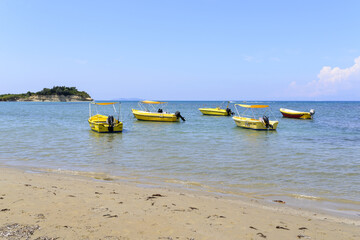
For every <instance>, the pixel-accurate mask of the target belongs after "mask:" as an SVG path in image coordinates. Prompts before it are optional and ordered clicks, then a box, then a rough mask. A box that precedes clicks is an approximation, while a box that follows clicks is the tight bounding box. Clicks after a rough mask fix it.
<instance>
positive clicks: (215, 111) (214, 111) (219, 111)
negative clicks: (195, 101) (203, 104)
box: [199, 108, 229, 116]
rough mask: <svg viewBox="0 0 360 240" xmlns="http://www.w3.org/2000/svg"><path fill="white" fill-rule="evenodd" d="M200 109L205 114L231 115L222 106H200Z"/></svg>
mask: <svg viewBox="0 0 360 240" xmlns="http://www.w3.org/2000/svg"><path fill="white" fill-rule="evenodd" d="M199 111H200V112H202V114H204V115H212V116H229V113H228V112H227V111H226V110H225V109H221V108H199Z"/></svg>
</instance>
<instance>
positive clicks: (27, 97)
mask: <svg viewBox="0 0 360 240" xmlns="http://www.w3.org/2000/svg"><path fill="white" fill-rule="evenodd" d="M92 100H93V99H92V98H91V97H90V95H89V94H88V93H87V92H84V91H78V90H77V89H76V87H65V86H54V87H53V88H51V89H49V88H44V89H43V90H41V91H39V92H30V91H28V92H27V93H21V94H10V93H9V94H2V95H0V101H3V102H4V101H5V102H82V101H92Z"/></svg>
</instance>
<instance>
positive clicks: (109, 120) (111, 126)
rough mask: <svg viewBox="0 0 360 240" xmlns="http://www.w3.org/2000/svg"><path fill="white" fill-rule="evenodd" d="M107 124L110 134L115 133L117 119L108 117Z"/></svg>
mask: <svg viewBox="0 0 360 240" xmlns="http://www.w3.org/2000/svg"><path fill="white" fill-rule="evenodd" d="M106 122H107V124H109V127H108V129H109V132H113V131H114V126H115V119H114V116H108V118H107V120H106Z"/></svg>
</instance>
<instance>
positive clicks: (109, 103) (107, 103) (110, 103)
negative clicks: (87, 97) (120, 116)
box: [92, 102, 118, 105]
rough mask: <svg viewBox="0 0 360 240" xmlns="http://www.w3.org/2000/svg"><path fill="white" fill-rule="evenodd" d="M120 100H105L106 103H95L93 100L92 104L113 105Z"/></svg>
mask: <svg viewBox="0 0 360 240" xmlns="http://www.w3.org/2000/svg"><path fill="white" fill-rule="evenodd" d="M117 103H118V102H104V103H95V102H93V103H92V104H95V105H113V104H117Z"/></svg>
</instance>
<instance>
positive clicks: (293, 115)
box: [280, 108, 312, 119]
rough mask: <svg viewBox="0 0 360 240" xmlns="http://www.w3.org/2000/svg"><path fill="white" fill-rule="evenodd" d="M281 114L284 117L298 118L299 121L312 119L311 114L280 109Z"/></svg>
mask: <svg viewBox="0 0 360 240" xmlns="http://www.w3.org/2000/svg"><path fill="white" fill-rule="evenodd" d="M280 112H281V114H282V115H283V117H286V118H297V119H312V115H311V114H310V112H298V111H294V110H290V109H285V108H280Z"/></svg>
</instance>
